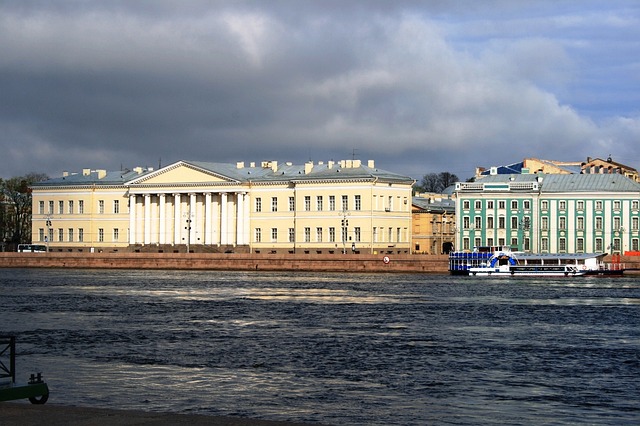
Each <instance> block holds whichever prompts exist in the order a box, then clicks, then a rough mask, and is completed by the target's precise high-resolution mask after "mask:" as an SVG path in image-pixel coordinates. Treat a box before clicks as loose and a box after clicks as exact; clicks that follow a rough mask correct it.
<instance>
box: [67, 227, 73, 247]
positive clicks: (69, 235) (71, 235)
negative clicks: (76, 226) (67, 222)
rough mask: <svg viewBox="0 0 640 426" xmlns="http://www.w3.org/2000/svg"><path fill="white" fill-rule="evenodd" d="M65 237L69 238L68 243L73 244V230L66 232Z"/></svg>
mask: <svg viewBox="0 0 640 426" xmlns="http://www.w3.org/2000/svg"><path fill="white" fill-rule="evenodd" d="M67 236H68V237H69V242H70V243H72V242H73V228H69V229H68V230H67Z"/></svg>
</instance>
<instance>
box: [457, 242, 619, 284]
mask: <svg viewBox="0 0 640 426" xmlns="http://www.w3.org/2000/svg"><path fill="white" fill-rule="evenodd" d="M606 255H607V254H606V253H572V254H569V253H558V254H556V253H527V252H516V251H511V249H510V248H509V247H478V248H476V249H474V251H472V252H469V251H466V252H452V253H450V254H449V271H450V272H451V274H452V275H477V276H510V277H516V276H519V277H541V276H544V277H578V276H585V275H622V274H623V272H624V264H622V263H620V262H619V257H618V258H615V257H614V260H616V259H617V260H618V261H617V262H615V261H614V262H611V263H605V262H604V257H605V256H606Z"/></svg>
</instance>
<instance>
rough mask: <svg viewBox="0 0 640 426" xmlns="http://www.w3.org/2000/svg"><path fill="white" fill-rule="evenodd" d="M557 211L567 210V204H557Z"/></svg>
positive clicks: (561, 202)
mask: <svg viewBox="0 0 640 426" xmlns="http://www.w3.org/2000/svg"><path fill="white" fill-rule="evenodd" d="M558 209H559V210H562V211H564V210H566V209H567V202H566V201H560V202H558Z"/></svg>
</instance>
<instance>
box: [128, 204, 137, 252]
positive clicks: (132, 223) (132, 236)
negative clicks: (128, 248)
mask: <svg viewBox="0 0 640 426" xmlns="http://www.w3.org/2000/svg"><path fill="white" fill-rule="evenodd" d="M135 243H136V196H135V195H133V194H129V244H135Z"/></svg>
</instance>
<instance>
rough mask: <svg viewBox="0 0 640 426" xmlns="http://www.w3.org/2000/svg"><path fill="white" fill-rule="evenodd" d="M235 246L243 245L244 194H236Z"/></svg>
mask: <svg viewBox="0 0 640 426" xmlns="http://www.w3.org/2000/svg"><path fill="white" fill-rule="evenodd" d="M236 217H237V219H236V244H244V193H241V192H237V193H236Z"/></svg>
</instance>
